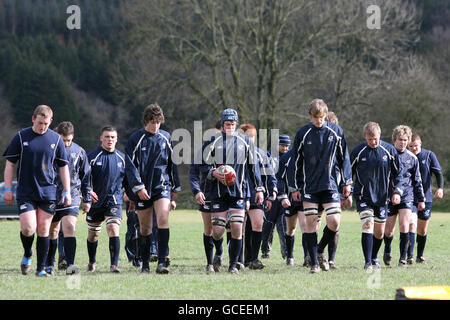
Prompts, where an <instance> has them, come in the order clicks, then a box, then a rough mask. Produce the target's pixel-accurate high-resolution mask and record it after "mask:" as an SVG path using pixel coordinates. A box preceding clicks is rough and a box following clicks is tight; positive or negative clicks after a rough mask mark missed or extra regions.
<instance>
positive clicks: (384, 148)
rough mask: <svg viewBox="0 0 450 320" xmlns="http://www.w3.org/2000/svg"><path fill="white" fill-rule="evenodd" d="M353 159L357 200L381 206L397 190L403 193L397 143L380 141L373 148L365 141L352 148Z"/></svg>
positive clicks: (354, 192)
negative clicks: (395, 145)
mask: <svg viewBox="0 0 450 320" xmlns="http://www.w3.org/2000/svg"><path fill="white" fill-rule="evenodd" d="M350 159H351V163H352V171H353V175H354V176H355V184H354V188H353V195H354V197H355V199H357V200H360V201H368V202H369V203H372V204H373V205H376V206H379V207H381V206H385V205H386V204H387V203H388V201H389V198H390V197H391V195H392V193H393V192H396V193H398V194H400V195H402V194H403V185H402V180H401V173H400V170H401V168H400V159H399V156H398V152H397V150H396V149H395V148H394V146H393V145H391V144H389V143H387V142H384V141H382V140H380V143H379V145H378V147H376V148H371V147H370V146H369V145H368V144H367V142H363V143H361V144H359V145H358V146H356V147H355V148H354V149H353V150H352V152H351V154H350Z"/></svg>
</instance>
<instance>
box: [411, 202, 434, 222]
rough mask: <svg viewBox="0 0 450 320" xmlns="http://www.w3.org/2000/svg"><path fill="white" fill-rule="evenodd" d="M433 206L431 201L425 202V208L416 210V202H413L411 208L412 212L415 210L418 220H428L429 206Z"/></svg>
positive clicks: (429, 215)
mask: <svg viewBox="0 0 450 320" xmlns="http://www.w3.org/2000/svg"><path fill="white" fill-rule="evenodd" d="M432 207H433V202H425V209H423V210H422V211H418V210H417V203H414V204H413V207H412V209H411V211H412V212H417V218H418V219H420V220H428V219H430V217H431V208H432Z"/></svg>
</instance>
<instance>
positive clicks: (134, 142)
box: [125, 128, 181, 201]
mask: <svg viewBox="0 0 450 320" xmlns="http://www.w3.org/2000/svg"><path fill="white" fill-rule="evenodd" d="M125 153H126V164H127V165H126V180H127V185H128V187H129V188H130V191H131V192H127V194H128V196H129V197H130V199H131V200H135V201H137V200H139V199H138V197H137V192H138V191H139V190H141V189H144V188H145V189H146V190H147V192H148V194H149V195H150V197H151V194H152V192H153V191H154V190H157V189H161V188H164V189H168V190H170V191H173V192H179V191H180V190H181V184H180V180H179V178H178V171H177V167H176V165H175V164H174V162H173V148H172V139H171V136H170V134H169V133H168V132H167V131H164V130H161V129H159V130H158V132H157V133H155V134H153V133H150V132H148V131H146V130H145V129H144V128H142V129H140V130H138V131H136V132H134V133H133V134H132V135H131V136H130V137H129V139H128V141H127V145H126V148H125ZM129 193H130V194H129Z"/></svg>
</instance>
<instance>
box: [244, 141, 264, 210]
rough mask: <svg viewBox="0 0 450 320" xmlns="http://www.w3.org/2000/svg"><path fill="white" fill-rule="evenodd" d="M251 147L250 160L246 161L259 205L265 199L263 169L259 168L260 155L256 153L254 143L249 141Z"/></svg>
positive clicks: (249, 151) (249, 149)
mask: <svg viewBox="0 0 450 320" xmlns="http://www.w3.org/2000/svg"><path fill="white" fill-rule="evenodd" d="M249 142H250V144H249V148H248V155H247V156H248V161H247V163H246V166H247V172H248V176H249V179H252V181H253V185H254V186H255V190H256V195H255V202H256V203H257V204H258V205H259V204H262V203H263V201H264V191H265V190H264V186H263V183H262V180H261V171H260V169H259V160H258V158H257V157H258V156H257V154H256V149H255V146H254V144H253V143H252V142H251V141H249Z"/></svg>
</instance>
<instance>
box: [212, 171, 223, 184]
mask: <svg viewBox="0 0 450 320" xmlns="http://www.w3.org/2000/svg"><path fill="white" fill-rule="evenodd" d="M212 176H213V177H214V178H216V179H217V180H219V181H220V182H222V183H224V182H225V173H221V172H220V171H219V168H216V169H215V170H214V171H213V172H212Z"/></svg>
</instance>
